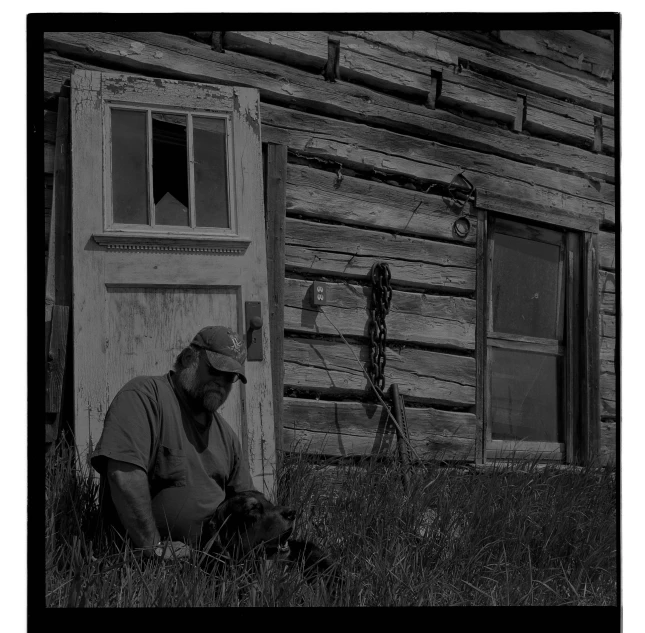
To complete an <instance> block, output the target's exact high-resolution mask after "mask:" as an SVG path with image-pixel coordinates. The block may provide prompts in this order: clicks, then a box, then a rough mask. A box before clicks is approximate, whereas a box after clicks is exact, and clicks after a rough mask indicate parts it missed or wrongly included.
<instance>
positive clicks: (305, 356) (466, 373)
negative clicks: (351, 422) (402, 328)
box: [284, 337, 475, 407]
mask: <svg viewBox="0 0 645 633" xmlns="http://www.w3.org/2000/svg"><path fill="white" fill-rule="evenodd" d="M349 346H350V349H348V347H347V345H345V344H344V343H343V342H342V341H324V340H312V339H298V338H289V337H286V338H285V340H284V362H285V368H284V369H285V371H284V385H285V388H289V387H292V388H297V389H307V390H312V391H321V392H323V393H326V394H330V395H346V396H363V395H365V394H366V393H367V392H368V389H369V385H368V383H367V380H366V378H365V375H364V374H363V371H362V369H361V367H359V363H358V362H357V360H356V358H355V356H354V354H355V355H356V357H358V359H359V361H360V362H361V363H362V364H363V366H365V363H367V362H368V359H369V350H368V347H367V346H366V345H356V344H354V343H350V344H349ZM386 357H387V362H386V366H385V382H386V387H388V386H389V385H390V383H392V382H396V383H397V384H398V385H399V391H400V393H402V394H403V395H404V396H405V397H406V399H409V400H410V401H414V402H419V403H421V404H446V405H450V406H463V407H469V406H473V405H474V404H475V359H474V358H470V357H466V356H456V355H451V354H441V353H438V352H430V351H426V350H418V349H410V348H403V349H401V350H400V351H395V350H393V349H392V348H390V347H388V348H387V349H386ZM370 391H371V390H370Z"/></svg>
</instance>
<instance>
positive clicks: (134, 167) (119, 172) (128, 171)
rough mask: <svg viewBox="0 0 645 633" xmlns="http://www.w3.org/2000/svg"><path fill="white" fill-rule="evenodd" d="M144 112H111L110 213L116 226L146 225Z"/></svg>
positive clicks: (146, 189) (146, 185)
mask: <svg viewBox="0 0 645 633" xmlns="http://www.w3.org/2000/svg"><path fill="white" fill-rule="evenodd" d="M147 145H148V143H147V139H146V113H145V112H136V111H133V110H117V109H113V110H112V214H113V221H114V222H115V223H118V224H147V223H148V182H147V179H146V163H147Z"/></svg>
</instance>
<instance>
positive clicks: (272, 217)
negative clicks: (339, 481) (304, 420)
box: [265, 143, 287, 458]
mask: <svg viewBox="0 0 645 633" xmlns="http://www.w3.org/2000/svg"><path fill="white" fill-rule="evenodd" d="M286 180H287V148H286V147H285V146H284V145H274V144H271V143H270V144H269V145H268V146H267V159H266V209H265V214H266V223H267V281H268V284H269V326H270V337H271V365H272V367H271V373H272V377H273V419H274V420H275V445H276V448H277V449H280V448H282V425H283V417H284V416H283V391H284V325H285V280H284V234H285V207H286V194H285V191H286V188H287V183H286ZM278 458H279V454H278Z"/></svg>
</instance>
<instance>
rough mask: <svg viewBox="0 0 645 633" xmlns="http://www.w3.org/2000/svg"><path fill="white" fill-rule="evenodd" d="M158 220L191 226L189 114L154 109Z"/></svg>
mask: <svg viewBox="0 0 645 633" xmlns="http://www.w3.org/2000/svg"><path fill="white" fill-rule="evenodd" d="M152 175H153V179H152V188H153V194H154V201H155V223H156V224H170V225H173V226H189V225H190V217H189V214H188V145H187V141H186V115H183V114H182V115H176V114H161V113H160V112H153V113H152Z"/></svg>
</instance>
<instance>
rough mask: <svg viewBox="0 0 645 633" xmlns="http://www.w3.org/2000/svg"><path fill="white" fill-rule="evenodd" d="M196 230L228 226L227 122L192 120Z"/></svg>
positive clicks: (202, 119)
mask: <svg viewBox="0 0 645 633" xmlns="http://www.w3.org/2000/svg"><path fill="white" fill-rule="evenodd" d="M193 153H194V157H195V211H196V217H197V226H216V227H226V228H228V227H229V226H230V224H229V219H228V174H227V168H226V121H225V120H224V119H211V118H205V117H193Z"/></svg>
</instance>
